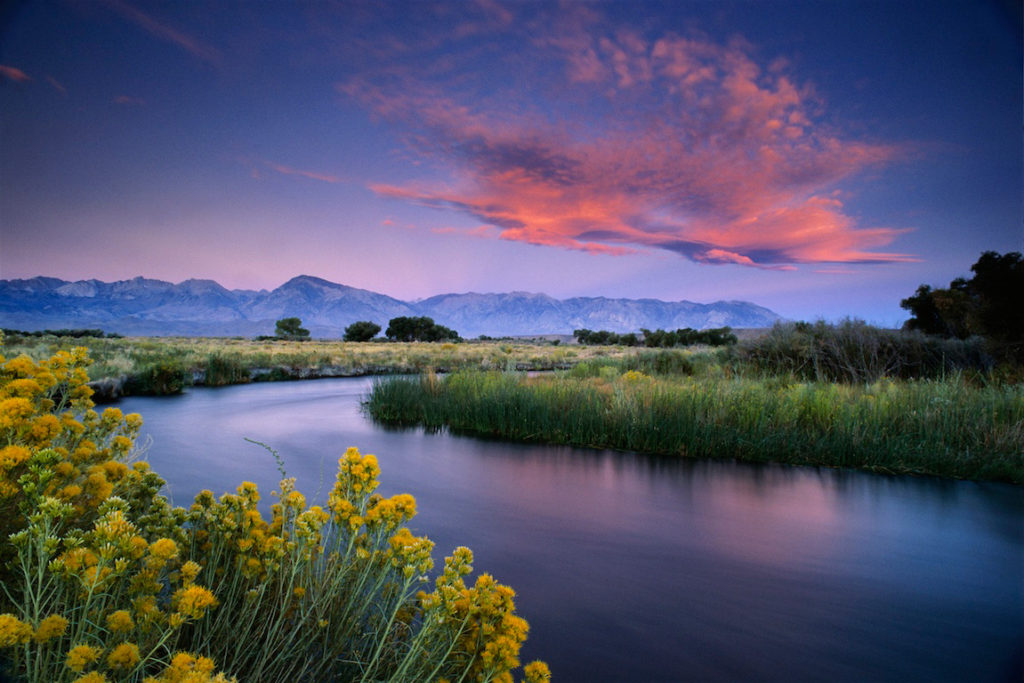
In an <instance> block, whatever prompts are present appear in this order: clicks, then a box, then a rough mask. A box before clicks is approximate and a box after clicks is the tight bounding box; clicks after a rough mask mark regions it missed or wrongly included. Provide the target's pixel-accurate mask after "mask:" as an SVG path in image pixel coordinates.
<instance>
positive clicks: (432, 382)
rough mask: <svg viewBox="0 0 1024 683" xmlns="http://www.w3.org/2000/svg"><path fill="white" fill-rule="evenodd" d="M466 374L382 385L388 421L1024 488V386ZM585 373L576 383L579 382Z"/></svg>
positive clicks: (604, 372) (378, 391)
mask: <svg viewBox="0 0 1024 683" xmlns="http://www.w3.org/2000/svg"><path fill="white" fill-rule="evenodd" d="M582 369H583V368H578V369H577V370H574V371H571V372H566V373H555V374H554V376H550V377H527V376H523V375H516V374H510V373H499V372H474V371H464V372H456V373H454V374H452V375H450V376H447V377H445V378H437V377H435V376H430V375H427V376H423V377H420V378H417V379H412V380H410V379H394V380H389V381H384V382H380V383H378V384H376V385H375V387H374V389H373V391H372V392H371V394H370V396H369V399H368V401H367V408H368V410H369V412H370V414H371V416H373V418H374V419H376V420H379V421H381V422H385V423H392V424H404V425H414V424H415V425H423V426H425V427H427V428H435V429H436V428H441V427H446V428H449V429H452V430H453V431H457V432H465V433H470V434H476V435H481V436H489V437H496V438H501V439H509V440H515V441H525V442H540V443H551V444H565V445H573V446H586V447H593V448H614V449H620V450H630V451H638V452H642V453H652V454H665V455H675V456H684V457H685V456H693V457H701V458H715V459H735V460H740V461H751V462H769V461H770V462H779V463H787V464H794V465H818V466H828V467H851V468H857V469H863V470H870V471H875V472H884V473H893V474H917V475H935V476H941V477H951V478H960V479H976V480H989V481H1004V482H1011V483H1016V484H1021V483H1024V386H1022V385H1020V384H1007V385H994V384H993V385H988V386H980V385H977V384H973V383H971V382H969V381H966V380H965V378H963V377H960V376H952V377H949V378H947V379H944V380H918V381H893V380H888V379H883V380H880V381H877V382H874V383H871V384H859V385H844V384H838V383H828V382H798V381H791V380H786V379H783V378H778V377H769V378H750V377H738V376H731V377H730V376H724V375H719V376H714V375H713V373H712V374H704V375H702V376H687V375H674V376H668V375H666V376H651V375H648V374H645V373H643V372H639V371H637V370H626V371H624V372H623V371H621V370H618V371H617V370H616V368H615V367H614V366H610V365H609V366H605V367H604V368H602V369H601V370H600V372H599V374H598V375H597V376H591V377H586V376H582V375H585V374H586V373H585V372H581V371H580V370H582ZM574 375H575V376H574Z"/></svg>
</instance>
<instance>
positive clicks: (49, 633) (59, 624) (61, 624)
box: [32, 614, 68, 643]
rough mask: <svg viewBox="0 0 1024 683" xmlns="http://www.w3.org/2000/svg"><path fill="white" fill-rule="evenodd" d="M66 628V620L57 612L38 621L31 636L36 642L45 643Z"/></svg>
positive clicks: (63, 631) (62, 633) (58, 636)
mask: <svg viewBox="0 0 1024 683" xmlns="http://www.w3.org/2000/svg"><path fill="white" fill-rule="evenodd" d="M67 630H68V620H67V619H66V618H64V617H63V616H61V615H59V614H51V615H50V616H48V617H46V618H45V619H43V620H42V621H40V622H39V626H38V628H36V632H35V634H34V635H33V636H32V637H33V638H35V641H36V642H37V643H45V642H46V641H48V640H52V639H54V638H60V637H61V636H63V635H64V634H65V633H66V632H67Z"/></svg>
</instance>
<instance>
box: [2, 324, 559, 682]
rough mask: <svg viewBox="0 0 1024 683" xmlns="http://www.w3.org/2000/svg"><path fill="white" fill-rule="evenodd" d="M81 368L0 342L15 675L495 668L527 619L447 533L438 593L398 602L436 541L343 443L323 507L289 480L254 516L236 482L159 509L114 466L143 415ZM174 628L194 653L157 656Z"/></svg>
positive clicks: (480, 674)
mask: <svg viewBox="0 0 1024 683" xmlns="http://www.w3.org/2000/svg"><path fill="white" fill-rule="evenodd" d="M0 340H2V335H0ZM87 364H88V359H87V358H86V356H85V354H84V352H83V351H82V350H75V351H72V352H59V353H57V354H55V355H54V356H53V357H52V358H50V359H48V360H46V361H39V362H36V361H32V360H31V359H29V358H27V357H24V356H21V357H18V358H15V359H12V360H7V359H5V358H4V357H3V356H0V580H2V582H3V584H4V587H5V591H4V592H3V593H4V594H3V595H0V607H2V609H0V611H4V610H6V611H7V612H8V613H4V614H0V650H3V652H0V655H2V656H4V657H7V658H8V660H9V662H10V664H11V667H12V670H13V671H15V672H16V673H18V674H21V675H23V676H24V677H25V678H26V679H27V680H30V681H32V683H39V682H40V681H46V680H69V679H71V678H74V677H75V676H78V678H75V680H74V682H73V683H103V682H104V681H107V680H110V681H115V680H117V681H121V680H136V681H138V680H143V681H144V683H229V681H232V680H234V679H228V678H227V677H225V676H224V675H223V674H217V673H216V672H215V666H214V659H216V660H217V661H218V662H220V663H221V665H222V666H224V667H225V668H227V669H228V670H231V671H235V672H238V673H239V675H243V674H244V676H245V677H248V676H249V675H250V674H252V676H253V678H254V680H255V679H262V680H296V676H297V677H298V678H300V679H303V680H306V679H308V680H321V679H323V678H325V677H326V678H331V677H333V676H335V674H336V673H337V669H336V667H337V666H338V662H341V661H343V660H345V661H346V665H348V664H349V663H351V662H348V661H347V659H346V658H350V657H352V656H356V657H363V656H367V657H369V659H368V660H367V661H365V662H364V661H358V662H356V665H357V666H358V667H359V669H360V670H361V671H363V672H373V675H372V676H371V677H372V678H375V679H388V678H397V679H403V680H420V679H426V678H430V679H436V678H438V677H439V676H440V675H442V674H448V673H453V672H457V675H455V676H454V679H459V678H462V679H464V680H498V681H506V680H511V679H510V677H509V671H510V670H511V669H512V668H514V667H516V666H518V653H519V649H520V646H521V643H522V641H523V639H524V638H525V637H526V632H527V626H526V622H525V621H523V620H522V619H521V618H519V617H518V616H516V615H515V614H514V603H513V597H514V594H513V592H512V591H511V589H509V588H508V587H506V586H502V585H500V584H498V583H497V582H495V581H494V580H493V579H492V578H491V577H490V576H488V575H486V574H485V575H483V576H481V577H480V578H479V579H478V580H477V581H476V584H475V585H474V586H473V587H471V588H467V586H466V585H465V582H464V580H463V577H464V576H466V575H468V574H469V573H470V572H471V571H472V566H471V562H472V554H471V553H470V552H469V550H468V549H465V548H460V549H457V550H456V551H455V553H454V554H453V556H452V557H451V558H448V559H447V560H446V563H445V570H444V575H443V576H442V577H440V578H438V580H437V584H436V590H434V591H433V592H432V593H430V594H429V595H428V594H425V593H422V592H421V593H419V594H418V598H419V599H418V600H416V599H414V598H413V595H412V591H413V590H414V588H413V584H414V583H415V582H418V581H426V580H427V578H426V574H427V573H428V572H429V571H430V570H431V568H432V567H433V560H432V558H431V553H432V551H433V543H432V542H431V541H430V540H429V539H427V538H426V537H424V536H417V535H414V534H413V533H412V532H411V531H410V530H409V529H408V528H407V527H406V526H404V525H405V524H406V523H407V522H408V521H409V520H411V519H412V518H413V517H414V516H415V515H416V500H415V499H414V498H413V497H412V496H410V495H408V494H400V495H395V496H391V497H390V498H383V497H381V496H379V495H376V494H374V493H373V492H374V491H375V489H376V488H377V486H378V478H379V475H380V467H379V465H378V463H377V459H376V457H374V456H373V455H363V454H361V453H360V452H359V451H358V449H356V448H349V449H348V450H347V451H346V452H345V453H344V455H343V456H342V457H341V459H340V460H339V462H338V474H337V479H336V481H335V484H334V486H333V488H332V490H331V492H330V494H329V496H328V503H327V506H326V508H321V507H319V506H316V505H313V506H309V507H307V500H306V498H305V497H304V496H303V495H302V494H301V493H300V492H299V491H297V490H296V489H295V481H294V480H293V479H285V480H284V481H282V482H281V487H280V491H279V492H276V493H275V495H276V496H277V502H275V503H274V505H272V506H271V512H272V514H271V518H270V519H269V521H267V520H264V518H263V517H262V516H261V514H260V511H259V508H258V506H259V501H260V494H259V491H258V489H257V487H256V485H255V484H253V483H251V482H245V483H243V484H241V485H240V486H239V487H238V489H237V492H236V493H234V494H225V495H223V496H221V497H220V498H219V499H217V498H214V496H213V494H212V493H211V492H209V491H204V492H202V493H200V494H199V495H198V496H197V497H196V500H195V503H194V504H193V505H192V506H191V508H190V509H189V510H188V511H187V512H186V511H184V510H181V509H177V508H172V507H171V506H170V504H169V503H168V501H167V499H166V498H164V497H163V496H161V495H160V494H159V490H160V488H161V487H162V485H163V482H162V481H161V480H160V478H159V477H158V476H156V475H155V474H154V473H152V472H150V471H149V469H148V467H147V466H146V465H145V464H144V463H136V464H134V465H132V466H128V465H126V464H125V463H124V462H123V461H124V460H125V459H126V458H127V457H129V456H130V454H131V451H132V449H133V439H134V438H135V436H136V435H137V433H138V430H139V427H140V425H141V418H139V417H138V416H137V415H127V416H126V415H123V414H122V413H121V411H119V410H117V409H116V408H108V409H106V410H104V411H102V412H97V411H95V410H93V404H92V402H91V400H90V399H89V396H90V390H89V388H88V387H87V386H86V381H87V379H88V378H87V375H86V373H85V370H84V368H85V366H86V365H87ZM25 511H29V512H28V513H27V514H26V513H25ZM10 557H16V558H17V559H18V562H20V564H19V563H16V562H8V561H7V559H8V558H10ZM197 560H199V561H197ZM200 561H201V562H202V564H200ZM16 566H17V567H19V569H20V568H23V567H29V566H31V567H32V571H30V572H24V571H19V572H18V573H17V574H16V573H15V572H14V571H13V569H14V568H15V567H16ZM201 574H202V576H203V577H204V578H206V579H208V581H209V583H210V585H212V586H215V587H216V592H215V591H214V590H210V589H209V588H207V587H204V586H202V585H200V584H199V583H197V580H198V579H199V577H200V575H201ZM28 575H33V576H39V577H43V578H44V579H45V580H44V581H40V582H37V583H33V582H31V581H25V580H24V577H25V576H28ZM206 582H207V581H204V583H206ZM42 586H45V588H41V587H42ZM33 591H35V592H33ZM214 608H216V609H214ZM32 610H35V611H32ZM211 612H212V614H211ZM44 615H45V616H44ZM254 615H258V618H255V617H254ZM199 620H203V621H201V622H200V621H199ZM268 620H269V621H272V626H268V625H266V623H265V622H266V621H268ZM194 622H198V623H194ZM187 623H194V625H193V627H190V628H185V629H182V627H183V626H184V625H185V624H187ZM240 629H249V630H248V631H246V633H247V635H245V636H243V635H240ZM307 633H308V637H307ZM295 634H301V635H298V636H296V635H295ZM274 638H278V639H279V641H274V640H273V639H274ZM190 639H192V640H190ZM280 639H283V640H280ZM239 642H244V643H246V644H247V645H248V646H247V647H241V648H240V647H238V643H239ZM250 642H251V645H249V643H250ZM368 642H372V643H374V646H373V647H372V648H370V651H369V652H367V651H366V644H367V643H368ZM190 643H193V644H194V643H202V649H203V655H205V656H200V655H197V654H193V653H189V652H177V653H175V654H172V653H173V648H175V647H185V648H188V647H190ZM274 647H289V648H291V647H295V648H296V649H297V650H298V651H297V652H296V654H295V660H294V661H292V662H289V661H284V660H283V659H282V658H278V657H275V658H273V663H274V666H281V667H283V668H281V669H280V671H277V670H275V671H274V672H268V670H266V669H262V670H261V669H260V668H258V667H261V666H265V665H266V664H267V660H266V657H265V654H266V652H268V651H273V648H274ZM374 652H375V654H373V653H374ZM402 652H408V653H410V654H409V655H408V656H407V657H406V659H405V660H404V661H399V660H401V658H402V656H403V655H402V654H401V653H402ZM353 653H360V654H355V655H353ZM416 653H418V654H416ZM428 653H432V656H435V657H436V661H435V660H429V659H425V658H424V656H425V655H427V654H428ZM370 655H372V657H370ZM247 658H248V659H247ZM168 662H169V663H168ZM310 665H311V666H313V667H314V668H313V669H309V668H305V669H303V668H302V667H304V666H310ZM251 666H256V667H257V668H255V669H252V668H249V667H251ZM296 666H298V668H294V667H296ZM317 667H319V668H317ZM416 667H420V668H416ZM424 667H425V668H424ZM414 670H415V671H419V672H420V673H418V674H411V673H409V672H410V671H414ZM30 671H32V672H44V673H37V674H31V675H30V674H29V673H28V672H30ZM296 671H301V672H302V673H301V674H295V673H294V672H296ZM431 671H433V672H434V673H429V672H431ZM314 672H319V673H314ZM396 672H397V673H396ZM428 673H429V675H428ZM524 673H525V675H526V676H527V683H546V681H548V680H549V678H550V672H548V670H547V667H546V666H545V665H543V664H542V663H534V664H531V665H529V666H528V667H527V668H526V669H525V671H524ZM463 674H465V675H463Z"/></svg>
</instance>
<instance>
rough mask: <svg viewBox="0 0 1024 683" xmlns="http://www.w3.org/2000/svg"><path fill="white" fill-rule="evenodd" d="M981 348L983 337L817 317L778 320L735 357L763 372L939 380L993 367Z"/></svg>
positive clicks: (837, 379)
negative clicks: (942, 334)
mask: <svg viewBox="0 0 1024 683" xmlns="http://www.w3.org/2000/svg"><path fill="white" fill-rule="evenodd" d="M983 346H984V345H983V340H981V339H980V338H972V339H966V340H959V339H941V338H938V337H929V336H926V335H924V334H921V333H919V332H908V331H903V330H885V329H880V328H877V327H873V326H871V325H868V324H867V323H865V322H863V321H860V320H845V321H843V322H842V323H839V324H838V325H830V324H827V323H825V322H824V321H818V322H817V323H814V324H811V323H805V322H797V323H776V324H775V326H774V327H772V328H771V330H769V332H768V333H767V334H765V335H763V336H760V337H758V338H755V339H750V340H747V341H745V342H742V343H740V344H739V346H738V347H736V351H735V357H736V359H737V360H738V361H739V362H740V363H741V364H743V365H746V366H748V367H751V368H753V369H754V370H756V371H758V372H760V373H763V374H792V375H794V376H796V377H798V378H801V379H805V380H815V381H823V382H875V381H877V380H879V379H881V378H883V377H890V378H901V379H936V378H942V377H943V376H946V375H950V374H954V373H958V372H969V373H975V374H977V375H984V374H986V373H988V372H989V371H991V370H992V367H993V359H992V358H991V357H990V356H989V355H988V354H986V353H985V351H984V348H983Z"/></svg>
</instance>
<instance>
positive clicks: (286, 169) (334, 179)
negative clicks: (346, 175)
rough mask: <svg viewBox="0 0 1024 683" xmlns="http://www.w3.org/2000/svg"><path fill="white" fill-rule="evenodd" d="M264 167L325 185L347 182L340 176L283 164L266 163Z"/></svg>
mask: <svg viewBox="0 0 1024 683" xmlns="http://www.w3.org/2000/svg"><path fill="white" fill-rule="evenodd" d="M263 165H264V166H266V167H267V168H270V169H273V170H275V171H277V172H278V173H282V174H284V175H297V176H301V177H303V178H309V179H310V180H320V181H323V182H325V183H343V182H345V181H344V179H342V178H339V177H338V176H335V175H330V174H327V173H317V172H316V171H303V170H302V169H299V168H292V167H291V166H285V165H283V164H275V163H273V162H271V161H264V162H263Z"/></svg>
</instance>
